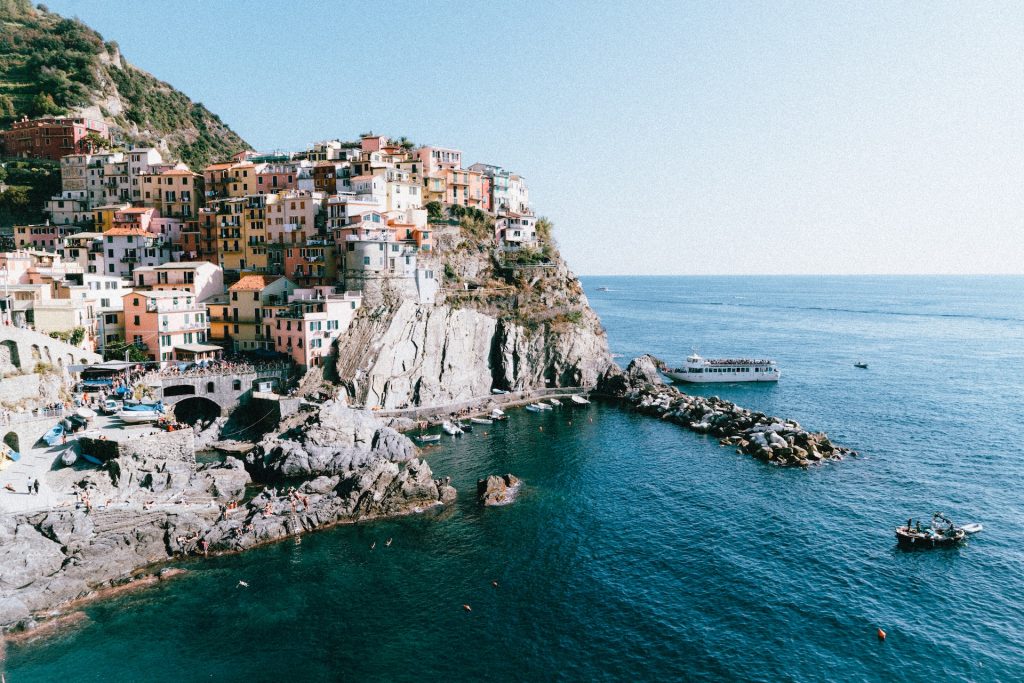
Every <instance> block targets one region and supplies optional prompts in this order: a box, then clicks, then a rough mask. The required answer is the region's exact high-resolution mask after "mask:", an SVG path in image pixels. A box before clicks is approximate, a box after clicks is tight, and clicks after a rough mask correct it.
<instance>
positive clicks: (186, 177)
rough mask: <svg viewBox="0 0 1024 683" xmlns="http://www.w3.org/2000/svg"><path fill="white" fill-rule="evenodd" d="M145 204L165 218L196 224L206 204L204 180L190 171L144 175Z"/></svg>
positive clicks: (177, 169) (171, 171)
mask: <svg viewBox="0 0 1024 683" xmlns="http://www.w3.org/2000/svg"><path fill="white" fill-rule="evenodd" d="M142 203H143V204H144V205H145V206H152V207H155V208H156V209H157V210H159V211H160V215H161V216H163V217H165V218H180V219H182V220H196V218H197V217H198V215H199V207H200V206H202V203H203V176H201V175H199V174H198V173H193V172H192V171H190V170H189V169H187V168H172V169H170V170H167V171H164V172H163V173H150V174H146V175H143V176H142Z"/></svg>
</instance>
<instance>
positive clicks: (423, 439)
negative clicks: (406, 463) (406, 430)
mask: <svg viewBox="0 0 1024 683" xmlns="http://www.w3.org/2000/svg"><path fill="white" fill-rule="evenodd" d="M416 440H417V441H419V442H420V443H437V442H438V441H440V440H441V435H440V434H420V435H419V436H417V437H416Z"/></svg>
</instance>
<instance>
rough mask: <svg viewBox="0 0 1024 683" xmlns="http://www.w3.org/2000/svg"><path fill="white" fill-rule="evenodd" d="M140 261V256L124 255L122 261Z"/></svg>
mask: <svg viewBox="0 0 1024 683" xmlns="http://www.w3.org/2000/svg"><path fill="white" fill-rule="evenodd" d="M138 262H139V257H138V256H122V257H121V263H138Z"/></svg>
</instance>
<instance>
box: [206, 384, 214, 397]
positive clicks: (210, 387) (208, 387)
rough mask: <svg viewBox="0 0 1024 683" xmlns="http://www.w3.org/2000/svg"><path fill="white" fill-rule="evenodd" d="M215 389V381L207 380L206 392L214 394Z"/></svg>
mask: <svg viewBox="0 0 1024 683" xmlns="http://www.w3.org/2000/svg"><path fill="white" fill-rule="evenodd" d="M213 391H214V386H213V382H207V383H206V393H208V394H212V393H213Z"/></svg>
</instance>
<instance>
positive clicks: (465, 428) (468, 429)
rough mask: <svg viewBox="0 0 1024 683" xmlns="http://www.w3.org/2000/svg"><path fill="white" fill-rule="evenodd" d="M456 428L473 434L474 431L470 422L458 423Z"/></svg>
mask: <svg viewBox="0 0 1024 683" xmlns="http://www.w3.org/2000/svg"><path fill="white" fill-rule="evenodd" d="M455 426H456V427H458V428H459V429H461V430H462V431H464V432H471V431H473V425H472V424H470V423H468V422H456V423H455Z"/></svg>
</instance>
